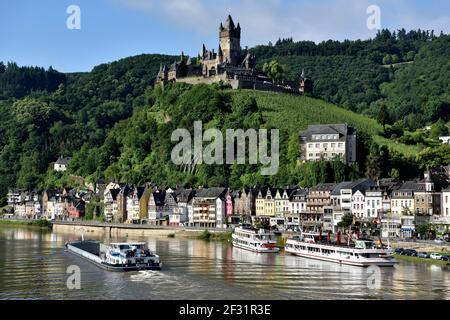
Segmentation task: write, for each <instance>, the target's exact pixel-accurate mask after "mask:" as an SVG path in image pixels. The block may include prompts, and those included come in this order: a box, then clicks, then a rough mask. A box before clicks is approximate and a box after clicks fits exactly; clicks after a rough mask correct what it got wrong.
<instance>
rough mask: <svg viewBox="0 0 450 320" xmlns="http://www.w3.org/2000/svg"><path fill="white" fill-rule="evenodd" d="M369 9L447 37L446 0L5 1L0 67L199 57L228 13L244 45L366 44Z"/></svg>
mask: <svg viewBox="0 0 450 320" xmlns="http://www.w3.org/2000/svg"><path fill="white" fill-rule="evenodd" d="M373 4H375V5H378V6H379V7H380V9H381V26H382V28H389V29H399V28H402V27H404V28H405V29H407V30H410V29H418V28H421V29H434V30H435V31H436V32H437V33H439V32H440V31H441V30H443V31H444V32H446V33H450V0H395V1H388V0H314V1H307V0H39V1H36V0H14V1H9V0H2V2H1V4H0V39H1V40H0V61H16V62H17V63H18V64H19V65H38V66H43V67H46V68H47V67H48V66H50V65H52V66H53V67H54V68H56V69H57V70H60V71H63V72H75V71H89V70H91V69H92V67H94V66H95V65H98V64H100V63H105V62H111V61H114V60H117V59H120V58H124V57H127V56H131V55H136V54H141V53H164V54H176V55H178V54H179V53H180V52H181V51H182V50H184V51H185V53H186V54H189V55H197V54H198V52H199V50H200V48H201V45H202V44H203V43H205V44H206V45H207V47H208V48H212V47H214V48H216V47H217V45H218V39H217V38H218V26H219V24H220V22H221V21H224V20H225V19H226V16H227V15H228V13H231V14H232V16H233V17H234V20H235V21H239V22H240V23H241V25H242V29H243V31H242V46H249V47H251V46H254V45H256V44H267V43H268V42H269V41H272V42H275V41H276V40H277V39H278V38H279V37H292V38H294V40H312V41H315V42H318V41H322V40H328V39H333V40H344V39H358V38H362V39H367V38H370V37H373V36H374V35H375V33H376V31H375V30H369V29H368V28H367V26H366V21H367V18H368V15H367V13H366V9H367V7H368V6H369V5H373ZM70 5H78V6H79V7H80V9H81V30H69V29H68V28H67V27H66V20H67V18H68V17H69V14H67V13H66V10H67V7H68V6H70Z"/></svg>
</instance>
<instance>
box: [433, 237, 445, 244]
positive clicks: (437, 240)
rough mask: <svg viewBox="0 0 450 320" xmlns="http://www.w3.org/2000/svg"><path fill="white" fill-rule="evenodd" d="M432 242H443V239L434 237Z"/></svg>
mask: <svg viewBox="0 0 450 320" xmlns="http://www.w3.org/2000/svg"><path fill="white" fill-rule="evenodd" d="M434 242H435V243H440V244H441V243H444V242H445V241H444V239H442V238H436V239H434Z"/></svg>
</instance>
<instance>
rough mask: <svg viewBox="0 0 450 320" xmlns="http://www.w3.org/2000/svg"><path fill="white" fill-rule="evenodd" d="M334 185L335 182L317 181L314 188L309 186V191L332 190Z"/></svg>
mask: <svg viewBox="0 0 450 320" xmlns="http://www.w3.org/2000/svg"><path fill="white" fill-rule="evenodd" d="M335 187H336V184H335V183H319V184H318V185H317V186H315V187H314V188H311V190H310V191H333V189H334V188H335Z"/></svg>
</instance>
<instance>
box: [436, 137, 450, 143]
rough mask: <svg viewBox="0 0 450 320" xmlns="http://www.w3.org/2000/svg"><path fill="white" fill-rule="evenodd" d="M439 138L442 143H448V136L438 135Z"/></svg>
mask: <svg viewBox="0 0 450 320" xmlns="http://www.w3.org/2000/svg"><path fill="white" fill-rule="evenodd" d="M439 140H441V141H442V143H443V144H448V145H450V136H445V137H439Z"/></svg>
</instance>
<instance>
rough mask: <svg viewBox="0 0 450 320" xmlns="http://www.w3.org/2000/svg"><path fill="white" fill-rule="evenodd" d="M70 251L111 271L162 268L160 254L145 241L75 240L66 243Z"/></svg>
mask: <svg viewBox="0 0 450 320" xmlns="http://www.w3.org/2000/svg"><path fill="white" fill-rule="evenodd" d="M66 248H67V250H68V251H69V252H71V253H73V254H75V255H77V256H80V257H82V258H84V259H86V260H88V261H90V262H92V263H94V264H96V265H97V266H99V267H101V268H103V269H106V270H110V271H137V270H160V269H161V266H162V264H161V262H160V260H159V256H158V255H157V254H154V253H153V252H151V251H150V250H149V249H148V248H147V246H146V244H145V243H143V242H133V243H111V244H102V243H99V242H98V241H73V242H68V243H66Z"/></svg>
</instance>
